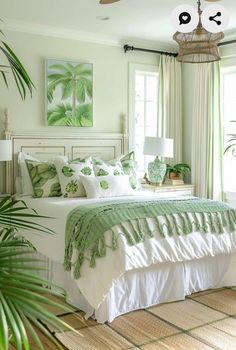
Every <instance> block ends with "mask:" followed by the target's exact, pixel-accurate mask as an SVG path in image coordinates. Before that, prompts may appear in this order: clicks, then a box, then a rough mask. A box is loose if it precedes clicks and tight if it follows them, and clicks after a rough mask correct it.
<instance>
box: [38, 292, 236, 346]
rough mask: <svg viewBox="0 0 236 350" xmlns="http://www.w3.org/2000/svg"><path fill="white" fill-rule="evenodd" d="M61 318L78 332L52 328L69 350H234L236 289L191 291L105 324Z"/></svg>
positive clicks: (72, 316)
mask: <svg viewBox="0 0 236 350" xmlns="http://www.w3.org/2000/svg"><path fill="white" fill-rule="evenodd" d="M53 312H54V313H55V314H57V310H53ZM59 317H61V318H62V319H63V320H64V321H66V322H67V323H69V324H70V325H72V326H73V327H74V328H75V329H77V330H79V334H74V333H73V332H64V333H54V332H53V330H51V332H52V334H53V335H54V336H55V337H56V338H57V339H58V340H60V342H61V343H63V344H64V346H65V349H69V350H121V349H142V350H212V349H215V350H236V288H224V289H220V290H210V291H206V292H202V293H197V294H193V295H192V296H189V297H187V298H186V300H185V301H180V302H175V303H170V304H162V305H159V306H156V307H152V308H149V309H146V310H140V311H135V312H131V313H129V314H127V315H124V316H120V317H118V318H117V319H115V321H113V322H112V323H110V324H105V325H101V324H97V323H96V322H95V321H94V320H91V319H90V320H88V321H85V320H84V319H83V313H82V312H80V311H76V312H75V313H74V314H67V315H59ZM44 343H45V348H46V349H47V350H54V349H55V347H54V345H52V344H51V343H50V342H48V341H47V340H46V339H45V338H44Z"/></svg>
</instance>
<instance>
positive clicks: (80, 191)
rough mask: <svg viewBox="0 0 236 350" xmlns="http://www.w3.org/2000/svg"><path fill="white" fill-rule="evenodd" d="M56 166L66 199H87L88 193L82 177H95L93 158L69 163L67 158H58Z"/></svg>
mask: <svg viewBox="0 0 236 350" xmlns="http://www.w3.org/2000/svg"><path fill="white" fill-rule="evenodd" d="M55 166H56V169H57V174H58V177H59V180H60V184H61V189H62V194H63V196H64V197H65V198H75V197H85V196H86V193H85V190H84V187H83V185H82V182H81V179H80V176H81V175H84V176H94V171H93V165H92V160H91V157H89V158H86V159H80V158H78V159H75V160H72V161H69V160H68V159H67V157H57V158H56V159H55Z"/></svg>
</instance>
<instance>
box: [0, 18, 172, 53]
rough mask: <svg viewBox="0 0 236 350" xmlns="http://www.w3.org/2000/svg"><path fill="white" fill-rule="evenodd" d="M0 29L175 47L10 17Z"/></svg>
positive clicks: (97, 41) (110, 43)
mask: <svg viewBox="0 0 236 350" xmlns="http://www.w3.org/2000/svg"><path fill="white" fill-rule="evenodd" d="M1 29H3V30H8V31H13V32H21V33H27V34H34V35H42V36H48V37H56V38H61V39H69V40H78V41H82V42H87V43H94V44H100V45H108V46H118V47H122V46H123V45H124V44H129V45H132V46H138V47H145V48H147V49H158V50H176V48H177V46H176V45H175V43H173V44H172V43H171V42H161V41H154V40H147V39H137V38H129V37H127V38H122V39H121V38H118V37H114V36H105V35H102V34H97V33H91V32H83V31H78V30H71V29H61V28H58V27H52V26H46V25H42V24H35V23H30V22H27V23H26V22H23V21H17V20H12V19H5V20H4V22H3V23H1Z"/></svg>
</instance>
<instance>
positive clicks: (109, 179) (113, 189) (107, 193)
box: [80, 175, 135, 198]
mask: <svg viewBox="0 0 236 350" xmlns="http://www.w3.org/2000/svg"><path fill="white" fill-rule="evenodd" d="M80 178H81V181H82V184H83V185H84V188H85V191H86V194H87V197H88V198H102V197H120V196H132V195H134V193H135V192H134V190H133V189H132V188H131V186H130V182H129V176H127V175H121V176H114V175H107V176H98V177H92V176H91V177H88V176H80Z"/></svg>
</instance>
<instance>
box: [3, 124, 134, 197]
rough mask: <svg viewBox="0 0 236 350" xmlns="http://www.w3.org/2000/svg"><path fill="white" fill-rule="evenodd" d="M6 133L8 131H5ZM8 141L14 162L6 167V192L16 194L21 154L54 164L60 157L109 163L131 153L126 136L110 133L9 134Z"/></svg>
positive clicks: (7, 134) (7, 135)
mask: <svg viewBox="0 0 236 350" xmlns="http://www.w3.org/2000/svg"><path fill="white" fill-rule="evenodd" d="M6 130H7V128H6ZM6 138H7V139H12V146H13V161H12V162H8V164H7V167H6V192H7V193H14V184H15V179H16V177H17V176H19V174H18V164H17V158H18V153H19V152H24V153H28V154H30V155H32V156H33V157H35V158H37V159H40V160H52V159H53V158H54V157H55V156H57V155H65V156H68V157H69V158H70V159H74V158H78V157H85V156H88V155H94V156H99V157H102V158H103V159H104V160H109V159H113V158H115V157H117V156H118V155H120V154H123V153H127V152H128V149H129V142H128V135H127V134H111V133H87V134H85V133H70V135H69V136H68V135H66V134H65V133H64V134H59V133H56V134H53V133H52V132H51V133H47V132H37V133H36V132H27V133H17V132H16V133H15V132H13V133H12V132H9V131H6Z"/></svg>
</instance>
